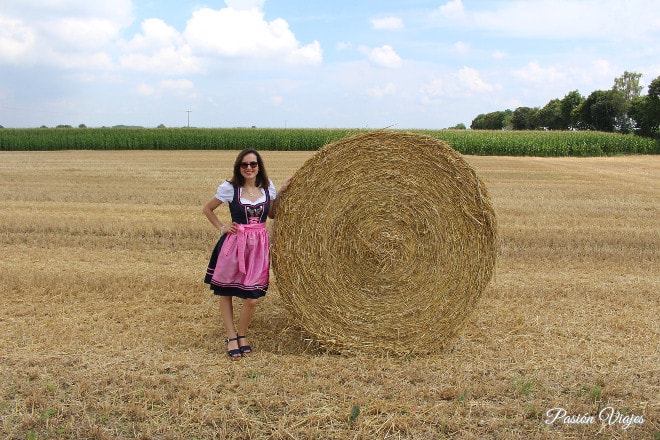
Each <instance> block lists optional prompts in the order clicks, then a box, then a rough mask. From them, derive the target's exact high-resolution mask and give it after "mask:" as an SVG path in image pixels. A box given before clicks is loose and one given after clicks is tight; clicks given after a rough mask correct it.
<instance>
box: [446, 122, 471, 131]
mask: <svg viewBox="0 0 660 440" xmlns="http://www.w3.org/2000/svg"><path fill="white" fill-rule="evenodd" d="M449 129H450V130H466V129H467V127H466V126H465V124H463V123H462V122H460V123H458V124H456V125H454V126H453V127H449Z"/></svg>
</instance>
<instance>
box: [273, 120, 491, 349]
mask: <svg viewBox="0 0 660 440" xmlns="http://www.w3.org/2000/svg"><path fill="white" fill-rule="evenodd" d="M279 203H280V204H279V206H278V211H277V221H276V222H275V225H274V230H273V240H272V258H273V271H274V274H275V283H276V285H277V288H278V291H279V294H280V296H281V298H282V300H283V301H284V304H285V307H286V308H287V310H288V311H289V312H290V314H291V316H292V318H293V320H294V321H295V322H296V323H298V324H300V326H302V327H303V328H304V329H305V330H306V331H307V332H308V333H309V334H310V335H311V336H312V338H313V339H315V340H316V341H318V342H319V343H320V344H321V345H322V346H325V347H327V348H329V349H332V350H338V351H340V352H351V351H353V350H355V351H367V352H376V353H399V354H407V353H431V352H437V351H439V350H440V349H441V348H442V347H443V346H444V345H445V344H446V343H447V342H448V341H449V340H450V338H451V337H452V336H453V335H454V334H455V333H456V332H457V330H458V329H459V327H460V325H461V324H462V323H463V322H464V321H465V318H466V316H467V315H468V314H469V313H470V312H471V311H472V309H473V308H474V306H475V303H476V301H477V300H478V299H479V297H480V296H481V294H482V292H483V290H484V288H485V287H486V285H487V284H488V282H489V281H490V279H491V276H492V274H493V270H494V266H495V260H496V236H497V231H496V220H495V212H494V210H493V207H492V205H491V202H490V199H489V197H488V194H487V191H486V188H485V186H484V184H483V182H482V181H481V180H480V179H479V177H478V176H477V175H476V173H475V171H474V169H473V168H472V167H471V166H470V165H469V164H468V163H467V162H466V161H465V160H464V159H463V158H462V157H461V156H460V154H459V153H457V152H456V151H454V150H453V149H452V148H451V147H449V145H447V144H446V143H445V142H442V141H440V140H438V139H435V138H432V137H429V136H422V135H417V134H411V133H402V132H390V131H376V132H371V133H367V134H360V135H356V136H352V137H347V138H344V139H341V140H339V141H336V142H333V143H331V144H328V145H326V146H324V147H323V148H322V149H320V150H319V151H318V152H317V153H316V154H315V155H314V156H312V157H311V158H310V159H309V160H308V161H307V162H305V164H303V166H302V167H301V168H300V169H299V170H298V171H297V172H296V173H295V174H294V175H293V177H292V179H291V182H290V184H289V187H288V189H287V190H286V191H284V193H283V194H282V196H281V200H280V202H279Z"/></svg>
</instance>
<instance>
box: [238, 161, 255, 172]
mask: <svg viewBox="0 0 660 440" xmlns="http://www.w3.org/2000/svg"><path fill="white" fill-rule="evenodd" d="M258 166H259V162H241V168H242V169H244V170H247V168H248V167H250V168H256V167H258Z"/></svg>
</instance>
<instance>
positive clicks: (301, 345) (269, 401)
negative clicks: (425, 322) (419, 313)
mask: <svg viewBox="0 0 660 440" xmlns="http://www.w3.org/2000/svg"><path fill="white" fill-rule="evenodd" d="M311 154H312V153H311V152H304V153H296V152H286V153H285V152H263V156H264V160H265V161H266V165H267V167H268V170H269V173H270V176H271V178H272V179H273V180H274V182H275V184H276V185H278V186H279V185H280V184H281V183H283V182H284V181H285V180H286V178H287V177H289V176H290V175H291V174H293V172H294V171H295V170H296V169H297V168H298V167H299V166H300V165H302V163H303V162H304V161H305V160H306V159H307V158H309V157H310V155H311ZM235 155H236V152H231V151H230V152H217V151H158V152H157V151H104V152H101V151H77V152H72V151H63V152H2V153H0V203H2V207H3V209H2V210H1V211H0V251H1V252H2V259H1V260H0V280H1V281H2V282H1V283H0V304H1V306H0V307H2V312H1V313H0V437H2V438H8V439H68V438H91V439H117V438H120V439H134V438H136V439H193V438H198V439H225V438H240V439H261V438H273V439H312V438H323V439H326V438H330V439H346V438H353V439H372V438H383V439H428V438H437V439H442V438H452V439H518V438H528V439H581V438H591V437H594V436H596V435H597V434H599V435H600V436H601V437H602V438H618V439H638V438H654V437H655V438H657V436H658V435H659V434H658V433H660V417H659V416H660V402H659V401H660V399H659V396H660V361H659V353H660V346H659V342H658V341H660V329H659V320H658V314H659V312H660V299H659V296H658V291H660V276H659V275H658V273H659V271H658V267H660V264H659V263H660V257H659V255H658V252H659V251H658V250H659V249H660V209H659V208H658V206H660V158H659V157H657V156H633V157H610V158H588V159H575V158H510V157H472V156H467V157H466V159H467V160H468V162H469V163H470V164H471V165H472V166H473V167H474V168H475V169H476V170H477V172H478V173H479V174H480V176H481V177H482V178H483V179H484V181H485V183H486V185H487V186H488V189H489V192H490V196H491V199H492V202H493V205H494V207H495V211H496V213H497V216H498V225H499V237H500V243H501V250H500V256H499V260H498V265H497V271H496V275H495V278H494V280H493V282H491V284H490V285H489V287H488V288H487V289H486V291H485V293H484V296H483V297H482V299H481V300H480V302H479V303H478V304H477V307H476V309H475V312H474V313H473V314H472V315H471V316H470V318H469V321H468V322H467V323H466V325H465V326H464V327H463V328H462V330H461V332H460V333H459V335H458V336H457V337H456V338H455V339H454V341H453V342H452V343H451V344H449V346H448V347H447V349H446V350H445V351H444V352H443V353H441V354H439V355H434V356H406V357H383V358H377V359H374V358H373V357H372V356H369V355H366V354H357V355H351V356H338V355H335V354H332V353H327V352H324V351H322V350H321V349H319V348H318V347H317V346H316V345H315V344H314V343H313V341H309V340H308V339H307V338H306V335H305V334H304V333H303V332H302V331H301V330H300V329H299V328H298V327H297V326H296V323H295V322H291V321H289V319H288V317H287V313H286V311H285V309H284V307H283V305H282V302H281V301H280V299H279V295H278V292H277V283H276V281H277V280H273V284H272V286H271V289H270V290H269V293H268V295H267V296H266V297H265V298H264V300H263V301H262V302H261V304H260V306H259V308H258V309H257V313H256V315H255V318H254V320H253V325H252V329H251V333H250V338H251V342H252V345H253V347H254V348H255V349H256V351H255V353H254V354H253V355H252V356H250V357H249V358H245V359H242V360H241V361H239V362H232V361H231V360H230V359H229V358H228V357H227V355H226V354H225V347H224V344H223V343H222V342H221V341H222V339H223V338H224V336H223V335H222V328H221V324H220V321H219V312H218V310H217V304H216V302H215V298H213V297H212V295H211V294H210V292H209V291H208V290H207V286H206V285H204V284H203V283H202V279H203V274H204V271H205V269H206V264H207V262H208V256H209V253H210V251H211V248H212V246H213V245H214V243H215V241H216V240H217V238H218V237H217V233H216V231H215V230H214V229H213V228H212V227H211V226H210V224H209V223H208V222H207V220H206V218H205V217H204V216H203V214H202V213H201V208H202V205H203V204H204V202H205V201H206V200H208V198H210V197H211V196H213V194H214V193H215V188H216V187H217V185H218V184H219V183H220V181H221V180H223V179H224V178H228V177H229V175H230V168H231V165H232V163H233V160H234V158H235ZM221 214H222V215H221V220H223V221H228V220H229V214H228V212H227V211H226V209H225V210H223V211H222V212H221ZM553 408H557V410H555V411H554V412H552V411H551V410H552V409H553ZM561 410H563V411H564V413H563V415H564V417H563V418H557V419H556V420H552V419H553V418H554V415H562V413H561ZM549 411H550V413H548V412H549ZM599 419H604V420H599ZM549 422H552V423H549Z"/></svg>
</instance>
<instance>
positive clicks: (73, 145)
mask: <svg viewBox="0 0 660 440" xmlns="http://www.w3.org/2000/svg"><path fill="white" fill-rule="evenodd" d="M364 131H365V130H359V129H291V128H288V129H283V128H272V129H270V128H36V129H7V128H5V129H0V151H55V150H242V149H243V148H247V147H252V148H256V149H257V150H264V151H267V150H275V151H315V150H318V149H319V148H321V147H322V146H324V145H326V144H328V143H330V142H333V141H336V140H339V139H341V138H343V137H346V136H350V135H353V134H357V133H360V132H364ZM404 131H408V132H414V133H419V134H425V135H428V136H433V137H435V138H438V139H441V140H444V141H446V142H447V143H449V144H450V145H451V146H452V147H453V148H454V149H455V150H457V151H459V152H461V153H463V154H469V155H480V156H554V157H557V156H577V157H588V156H614V155H631V154H658V153H660V141H656V140H653V139H650V138H644V137H640V136H634V135H621V134H615V133H602V132H591V131H490V130H404Z"/></svg>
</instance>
